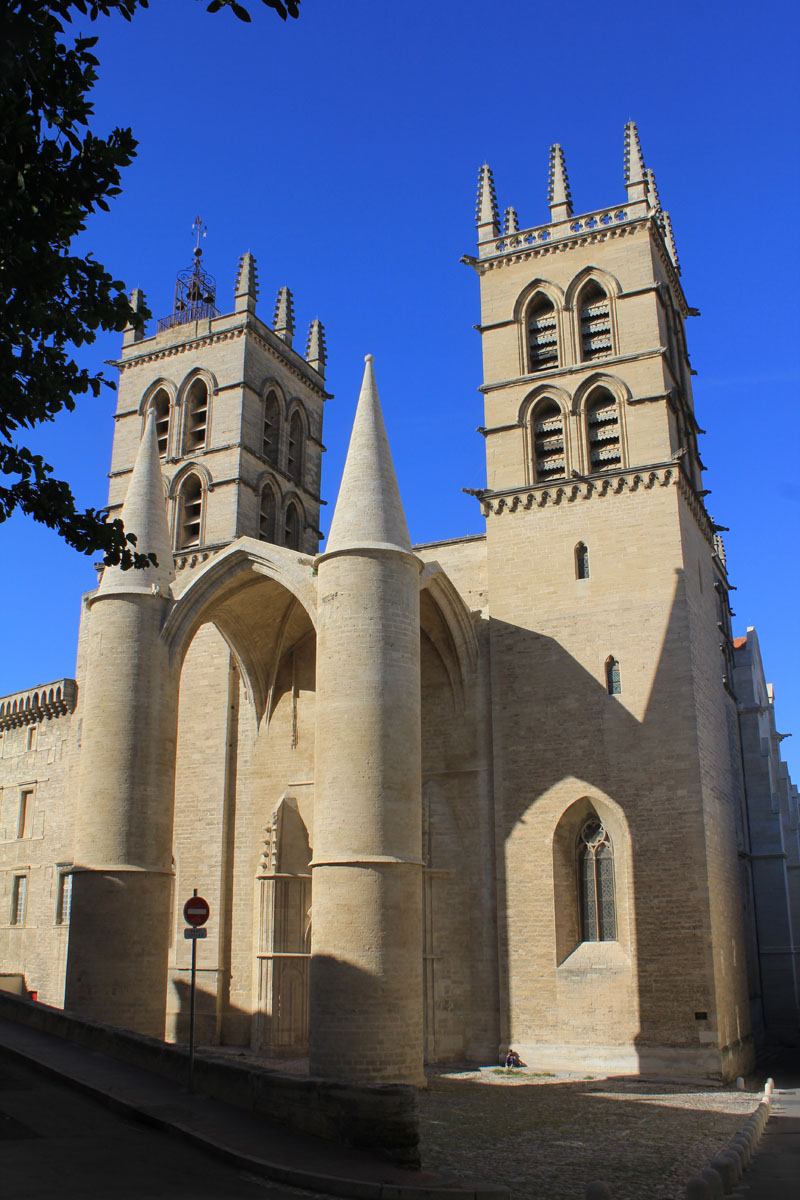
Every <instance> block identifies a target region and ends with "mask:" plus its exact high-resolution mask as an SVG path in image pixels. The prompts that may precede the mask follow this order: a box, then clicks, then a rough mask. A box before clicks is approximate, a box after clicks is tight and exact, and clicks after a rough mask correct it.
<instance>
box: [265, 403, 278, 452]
mask: <svg viewBox="0 0 800 1200" xmlns="http://www.w3.org/2000/svg"><path fill="white" fill-rule="evenodd" d="M279 437H280V408H279V406H278V397H277V396H276V395H275V393H274V392H268V393H267V398H266V400H265V401H264V444H263V451H264V458H265V459H266V460H267V462H269V463H272V464H273V466H274V465H275V464H276V463H277V461H278V439H279Z"/></svg>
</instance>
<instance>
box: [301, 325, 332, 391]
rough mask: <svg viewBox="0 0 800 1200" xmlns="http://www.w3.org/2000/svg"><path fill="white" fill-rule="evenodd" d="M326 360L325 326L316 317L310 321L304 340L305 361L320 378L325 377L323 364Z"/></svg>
mask: <svg viewBox="0 0 800 1200" xmlns="http://www.w3.org/2000/svg"><path fill="white" fill-rule="evenodd" d="M327 361H328V356H327V351H326V349H325V326H324V325H323V324H322V321H320V320H319V318H318V317H315V318H314V320H313V321H312V322H311V325H310V327H309V330H308V338H307V340H306V362H307V363H308V365H309V366H310V367H313V368H314V370H315V371H316V372H317V374H318V375H319V376H321V378H322V379H324V378H325V364H326V362H327Z"/></svg>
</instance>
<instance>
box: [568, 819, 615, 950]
mask: <svg viewBox="0 0 800 1200" xmlns="http://www.w3.org/2000/svg"><path fill="white" fill-rule="evenodd" d="M578 891H579V894H580V902H581V938H582V940H583V941H584V942H614V941H616V939H617V915H616V908H615V903H614V848H613V846H612V844H611V839H610V838H609V836H608V833H607V832H606V830H605V827H604V826H603V824H602V822H601V821H600V820H599V819H598V818H597V817H590V819H589V820H588V821H587V822H586V823H585V825H584V826H583V828H582V829H581V831H580V834H579V835H578Z"/></svg>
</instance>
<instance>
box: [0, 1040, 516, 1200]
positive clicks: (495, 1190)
mask: <svg viewBox="0 0 800 1200" xmlns="http://www.w3.org/2000/svg"><path fill="white" fill-rule="evenodd" d="M3 1050H4V1051H5V1052H6V1053H7V1054H9V1055H11V1056H12V1057H14V1058H18V1059H20V1060H21V1061H23V1062H24V1063H26V1064H27V1065H28V1066H33V1067H35V1068H36V1069H37V1070H40V1071H42V1072H43V1073H44V1074H47V1075H53V1076H55V1077H56V1078H58V1079H59V1080H61V1081H62V1082H63V1083H65V1084H67V1085H68V1086H70V1087H74V1088H76V1089H77V1090H78V1091H81V1092H86V1093H88V1094H89V1095H91V1096H94V1097H95V1098H96V1099H100V1100H101V1101H102V1102H103V1103H105V1104H107V1105H108V1107H109V1108H111V1109H114V1110H115V1111H117V1112H120V1113H123V1114H124V1115H125V1116H127V1117H132V1118H133V1119H135V1120H137V1121H140V1122H142V1123H143V1124H145V1125H149V1126H151V1127H152V1128H155V1129H161V1130H164V1131H165V1132H167V1133H174V1134H176V1135H177V1136H178V1137H181V1138H183V1139H184V1140H186V1141H190V1142H193V1143H194V1144H196V1145H198V1146H201V1147H203V1148H204V1149H205V1150H207V1151H208V1152H209V1153H210V1154H213V1155H214V1156H215V1157H217V1158H222V1159H224V1160H225V1161H226V1162H228V1163H231V1164H232V1165H234V1166H236V1167H239V1168H241V1169H243V1170H246V1171H250V1172H251V1173H253V1174H258V1175H263V1176H265V1177H266V1178H267V1179H271V1180H274V1181H275V1182H276V1183H283V1184H286V1185H288V1186H290V1187H296V1188H301V1189H303V1190H306V1191H313V1192H320V1193H322V1194H323V1195H327V1196H339V1197H342V1198H343V1200H415V1198H419V1200H509V1197H510V1195H511V1193H510V1191H509V1189H508V1188H505V1187H498V1186H494V1187H481V1186H472V1187H470V1186H469V1185H466V1186H465V1187H446V1186H436V1185H433V1186H430V1185H426V1184H414V1183H413V1182H412V1181H411V1180H409V1182H408V1183H407V1184H396V1183H380V1182H374V1183H373V1182H370V1181H368V1180H363V1179H347V1178H345V1177H344V1176H330V1175H320V1174H317V1173H315V1172H313V1171H305V1170H302V1169H300V1168H296V1167H287V1166H283V1165H281V1164H280V1163H275V1162H270V1161H269V1160H268V1159H263V1158H254V1157H252V1156H250V1155H248V1154H242V1153H241V1152H239V1151H237V1150H231V1149H230V1147H229V1146H226V1145H224V1143H222V1142H219V1141H217V1140H215V1139H214V1138H213V1137H209V1136H208V1135H207V1134H203V1133H200V1132H199V1131H198V1130H196V1129H193V1128H192V1127H191V1126H190V1125H186V1124H183V1123H181V1122H180V1121H177V1120H174V1119H173V1120H170V1119H168V1118H166V1117H164V1116H162V1115H160V1114H159V1113H157V1112H155V1111H153V1110H152V1109H148V1108H145V1107H141V1106H139V1105H137V1104H134V1103H133V1102H132V1101H129V1100H125V1099H124V1098H123V1097H121V1096H116V1095H114V1093H113V1092H109V1091H106V1090H105V1089H104V1088H102V1087H99V1086H97V1085H94V1084H92V1083H90V1082H89V1081H88V1080H85V1079H77V1078H76V1077H75V1076H74V1075H70V1074H69V1073H68V1072H65V1071H62V1070H61V1069H59V1067H58V1066H57V1065H55V1064H53V1063H48V1062H43V1061H41V1060H40V1059H38V1058H31V1057H29V1056H28V1055H27V1054H25V1053H24V1051H21V1050H17V1049H15V1048H13V1047H11V1046H3Z"/></svg>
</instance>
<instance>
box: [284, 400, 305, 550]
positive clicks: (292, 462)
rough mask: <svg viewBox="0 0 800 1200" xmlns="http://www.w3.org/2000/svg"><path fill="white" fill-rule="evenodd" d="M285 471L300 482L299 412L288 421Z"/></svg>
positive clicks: (301, 464)
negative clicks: (287, 449) (287, 447)
mask: <svg viewBox="0 0 800 1200" xmlns="http://www.w3.org/2000/svg"><path fill="white" fill-rule="evenodd" d="M286 473H287V475H288V476H289V478H290V479H293V480H294V482H295V483H300V481H301V479H302V475H303V422H302V419H301V417H300V414H299V413H297V412H296V413H295V414H294V416H293V417H292V419H291V421H290V422H289V451H288V455H287V459H286ZM287 544H288V543H287Z"/></svg>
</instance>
